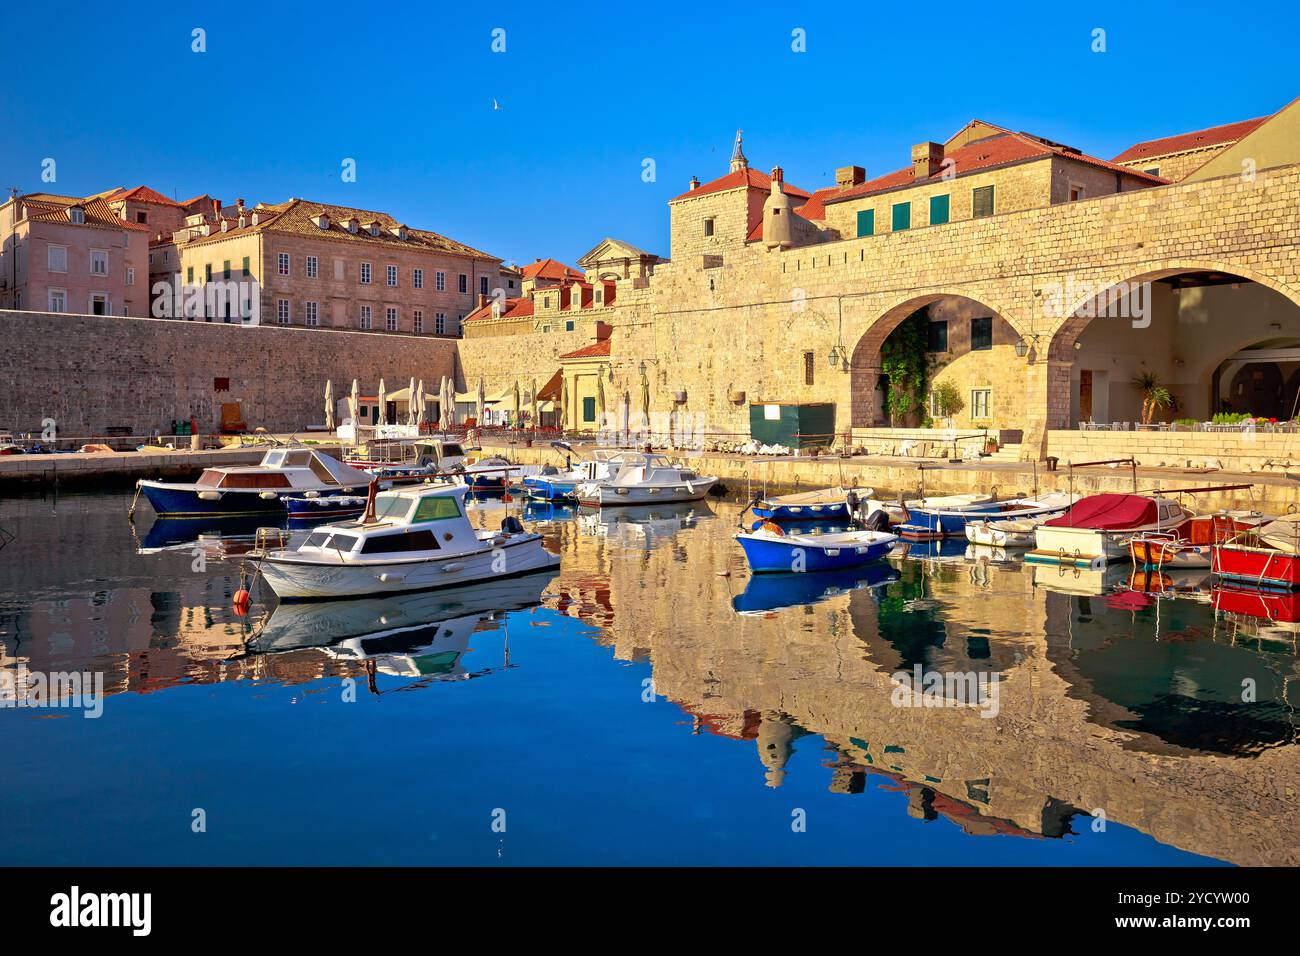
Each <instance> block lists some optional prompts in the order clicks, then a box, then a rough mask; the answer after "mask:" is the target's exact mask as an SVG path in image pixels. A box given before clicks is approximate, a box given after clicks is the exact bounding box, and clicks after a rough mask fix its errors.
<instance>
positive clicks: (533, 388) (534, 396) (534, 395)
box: [528, 379, 541, 428]
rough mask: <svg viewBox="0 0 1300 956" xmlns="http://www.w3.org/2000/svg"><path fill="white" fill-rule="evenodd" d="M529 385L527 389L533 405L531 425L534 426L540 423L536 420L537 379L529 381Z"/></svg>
mask: <svg viewBox="0 0 1300 956" xmlns="http://www.w3.org/2000/svg"><path fill="white" fill-rule="evenodd" d="M529 385H530V386H531V388H530V389H529V391H528V394H529V395H530V396H531V397H532V405H533V427H534V428H536V427H537V426H538V425H539V424H541V423H540V422H539V421H538V420H537V379H533V380H532V381H531V382H530V383H529Z"/></svg>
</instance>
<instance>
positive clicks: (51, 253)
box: [45, 246, 68, 272]
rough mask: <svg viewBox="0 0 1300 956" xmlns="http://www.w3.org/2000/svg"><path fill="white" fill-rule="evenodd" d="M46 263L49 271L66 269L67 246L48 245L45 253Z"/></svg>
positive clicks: (65, 270)
mask: <svg viewBox="0 0 1300 956" xmlns="http://www.w3.org/2000/svg"><path fill="white" fill-rule="evenodd" d="M45 258H46V264H47V266H48V268H49V270H50V271H51V272H67V271H68V247H67V246H50V247H48V249H47V250H46V253H45Z"/></svg>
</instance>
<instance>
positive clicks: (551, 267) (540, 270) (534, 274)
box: [520, 259, 584, 279]
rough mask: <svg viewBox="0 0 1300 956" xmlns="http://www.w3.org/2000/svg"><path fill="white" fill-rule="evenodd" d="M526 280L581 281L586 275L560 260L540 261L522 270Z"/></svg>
mask: <svg viewBox="0 0 1300 956" xmlns="http://www.w3.org/2000/svg"><path fill="white" fill-rule="evenodd" d="M520 271H521V272H522V273H523V275H524V278H525V279H581V278H584V274H583V273H581V272H579V271H578V270H577V269H575V268H573V266H566V265H565V264H564V263H563V262H560V261H559V260H558V259H538V260H537V261H536V262H530V263H528V265H526V266H524V267H523V269H521V270H520Z"/></svg>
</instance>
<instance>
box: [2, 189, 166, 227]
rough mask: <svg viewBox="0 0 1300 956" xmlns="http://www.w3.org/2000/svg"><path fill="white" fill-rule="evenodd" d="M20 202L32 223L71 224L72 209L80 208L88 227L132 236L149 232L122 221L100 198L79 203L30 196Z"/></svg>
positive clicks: (72, 198) (66, 198) (44, 195)
mask: <svg viewBox="0 0 1300 956" xmlns="http://www.w3.org/2000/svg"><path fill="white" fill-rule="evenodd" d="M21 199H22V203H23V206H24V209H25V210H26V216H27V218H28V219H30V220H32V221H33V222H60V223H63V222H66V223H71V222H72V217H71V216H70V215H69V213H68V210H69V209H71V208H72V207H73V206H80V207H81V208H82V210H83V211H84V212H85V214H86V222H85V225H87V226H98V227H100V228H104V229H129V230H131V231H132V232H148V231H149V227H148V226H142V225H139V224H138V223H134V222H127V221H126V220H125V219H122V218H121V217H119V216H118V215H117V213H115V212H113V210H112V209H111V208H110V207H109V205H108V201H107V200H105V199H103V198H101V197H98V196H91V197H90V198H88V199H77V198H76V197H75V196H54V195H51V194H49V193H31V194H29V195H26V196H23V197H21Z"/></svg>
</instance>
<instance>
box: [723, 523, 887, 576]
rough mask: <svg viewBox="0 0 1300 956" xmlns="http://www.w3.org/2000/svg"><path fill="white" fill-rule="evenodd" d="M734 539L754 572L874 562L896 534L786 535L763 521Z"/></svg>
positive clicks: (827, 568) (826, 568) (824, 568)
mask: <svg viewBox="0 0 1300 956" xmlns="http://www.w3.org/2000/svg"><path fill="white" fill-rule="evenodd" d="M736 540H737V541H739V542H740V546H741V547H742V548H743V549H744V551H745V560H747V561H748V562H749V568H750V570H751V571H753V572H754V573H756V574H757V573H767V572H793V573H800V572H804V571H836V570H840V569H843V568H851V567H855V566H857V565H861V564H869V563H870V562H872V561H878V560H879V559H881V558H883V557H884V556H885V555H887V554H888V553H889V552H890V549H892V548H893V546H894V544H895V543H896V542H897V541H898V536H897V535H894V534H888V533H886V532H884V531H840V532H835V533H831V534H790V533H788V532H786V531H785V529H784V528H782V527H781V526H780V525H778V524H776V523H775V522H771V521H765V522H763V523H762V524H761V525H759V526H758V527H757V528H755V529H754V530H752V531H742V532H740V533H738V534H737V535H736Z"/></svg>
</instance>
